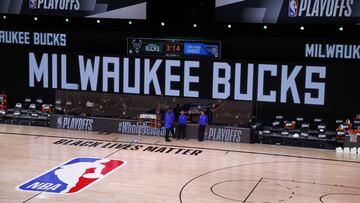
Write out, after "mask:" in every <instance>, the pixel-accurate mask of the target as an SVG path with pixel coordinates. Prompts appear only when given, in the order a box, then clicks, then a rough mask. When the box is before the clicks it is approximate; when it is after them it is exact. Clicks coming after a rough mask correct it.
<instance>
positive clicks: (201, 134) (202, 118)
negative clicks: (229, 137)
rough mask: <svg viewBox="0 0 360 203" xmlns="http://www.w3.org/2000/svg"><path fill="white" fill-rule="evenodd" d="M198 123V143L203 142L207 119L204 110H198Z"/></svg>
mask: <svg viewBox="0 0 360 203" xmlns="http://www.w3.org/2000/svg"><path fill="white" fill-rule="evenodd" d="M198 122H199V141H200V142H201V141H203V140H204V136H205V130H206V127H207V125H208V117H207V115H206V114H205V112H204V110H200V116H199V119H198Z"/></svg>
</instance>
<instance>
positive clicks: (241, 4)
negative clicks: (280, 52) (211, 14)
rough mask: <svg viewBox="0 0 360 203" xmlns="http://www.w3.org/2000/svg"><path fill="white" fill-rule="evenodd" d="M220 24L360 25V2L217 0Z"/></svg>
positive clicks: (341, 0) (347, 0)
mask: <svg viewBox="0 0 360 203" xmlns="http://www.w3.org/2000/svg"><path fill="white" fill-rule="evenodd" d="M215 6H216V20H217V21H222V22H242V23H329V24H338V23H345V24H357V23H360V1H358V0H216V3H215Z"/></svg>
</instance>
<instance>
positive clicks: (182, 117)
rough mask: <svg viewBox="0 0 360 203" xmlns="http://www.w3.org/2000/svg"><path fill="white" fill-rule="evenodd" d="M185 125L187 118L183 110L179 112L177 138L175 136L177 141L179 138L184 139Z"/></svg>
mask: <svg viewBox="0 0 360 203" xmlns="http://www.w3.org/2000/svg"><path fill="white" fill-rule="evenodd" d="M186 123H187V116H186V115H185V112H184V110H181V111H180V114H179V117H178V136H177V139H178V140H179V139H180V138H182V139H185V129H186Z"/></svg>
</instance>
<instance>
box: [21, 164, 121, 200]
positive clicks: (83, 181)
mask: <svg viewBox="0 0 360 203" xmlns="http://www.w3.org/2000/svg"><path fill="white" fill-rule="evenodd" d="M125 164H126V161H122V160H110V159H102V158H88V157H86V158H75V159H72V160H70V161H68V162H66V163H64V164H61V165H59V166H57V167H55V168H53V169H51V170H49V171H47V172H45V173H43V174H41V175H40V176H38V177H36V178H33V179H31V180H29V181H27V182H25V183H23V184H21V185H19V186H18V187H17V189H19V190H23V191H31V192H48V193H55V194H71V193H77V192H81V191H82V190H84V189H85V188H87V187H89V186H90V185H92V184H94V183H96V182H97V181H99V180H101V179H103V178H104V177H105V176H107V175H109V174H110V173H112V172H114V171H115V170H117V169H119V168H120V167H121V166H123V165H125Z"/></svg>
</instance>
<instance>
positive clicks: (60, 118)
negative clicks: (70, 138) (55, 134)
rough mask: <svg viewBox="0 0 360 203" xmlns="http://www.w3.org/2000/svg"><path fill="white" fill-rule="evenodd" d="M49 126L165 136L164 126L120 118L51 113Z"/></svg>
mask: <svg viewBox="0 0 360 203" xmlns="http://www.w3.org/2000/svg"><path fill="white" fill-rule="evenodd" d="M50 127H51V128H58V129H67V130H81V131H95V132H107V133H121V134H132V135H144V136H165V128H164V127H162V128H151V127H149V126H144V125H142V124H140V125H138V123H137V122H136V121H135V120H122V119H111V118H99V117H84V116H79V117H77V116H68V115H55V114H52V115H51V119H50Z"/></svg>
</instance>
